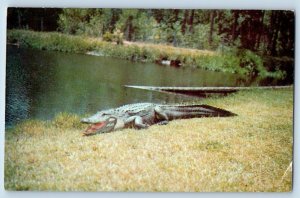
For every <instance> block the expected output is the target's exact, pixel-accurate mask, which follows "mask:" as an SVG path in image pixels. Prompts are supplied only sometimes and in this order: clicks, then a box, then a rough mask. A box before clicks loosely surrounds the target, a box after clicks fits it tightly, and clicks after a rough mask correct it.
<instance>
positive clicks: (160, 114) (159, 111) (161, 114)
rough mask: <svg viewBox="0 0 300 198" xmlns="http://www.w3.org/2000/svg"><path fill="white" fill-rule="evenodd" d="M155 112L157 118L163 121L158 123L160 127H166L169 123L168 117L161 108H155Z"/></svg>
mask: <svg viewBox="0 0 300 198" xmlns="http://www.w3.org/2000/svg"><path fill="white" fill-rule="evenodd" d="M154 112H155V116H156V117H158V119H159V120H162V121H160V122H158V123H157V124H158V125H166V124H168V123H169V117H168V115H167V114H166V113H165V112H164V111H163V110H162V109H161V108H160V107H155V108H154Z"/></svg>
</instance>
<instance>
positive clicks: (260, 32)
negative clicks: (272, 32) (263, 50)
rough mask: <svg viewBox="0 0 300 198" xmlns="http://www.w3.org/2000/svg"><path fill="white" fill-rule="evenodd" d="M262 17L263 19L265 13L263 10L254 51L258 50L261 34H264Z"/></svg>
mask: <svg viewBox="0 0 300 198" xmlns="http://www.w3.org/2000/svg"><path fill="white" fill-rule="evenodd" d="M264 17H265V11H264V10H263V11H262V13H261V20H260V31H259V33H258V37H257V41H256V49H259V46H260V39H261V35H263V33H264Z"/></svg>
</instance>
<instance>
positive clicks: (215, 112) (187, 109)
mask: <svg viewBox="0 0 300 198" xmlns="http://www.w3.org/2000/svg"><path fill="white" fill-rule="evenodd" d="M165 110H166V111H167V112H169V115H172V113H171V112H174V113H175V112H177V115H178V117H180V116H182V117H185V118H192V117H229V116H236V115H237V114H235V113H232V112H230V111H227V110H224V109H221V108H217V107H213V106H210V105H178V106H172V105H167V106H165ZM174 115H176V113H175V114H174ZM175 117H177V116H175ZM175 117H174V119H176V118H175Z"/></svg>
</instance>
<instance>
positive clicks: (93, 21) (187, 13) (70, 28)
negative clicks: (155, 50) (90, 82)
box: [8, 8, 295, 57]
mask: <svg viewBox="0 0 300 198" xmlns="http://www.w3.org/2000/svg"><path fill="white" fill-rule="evenodd" d="M294 20H295V18H294V13H293V12H292V11H275V10H274V11H271V10H192V9H191V10H179V9H173V10H164V9H147V10H146V9H51V8H43V9H32V8H19V9H16V8H11V9H9V10H8V28H9V29H11V28H19V29H22V28H23V29H33V30H37V31H61V32H64V33H68V34H77V35H82V34H83V35H88V36H94V37H103V36H104V37H105V38H107V37H108V38H107V39H109V36H110V34H113V33H114V32H116V31H119V32H121V33H122V35H123V37H124V39H125V40H128V41H142V42H153V43H167V44H172V45H174V46H180V47H189V48H197V49H213V50H216V49H220V50H222V49H225V48H226V47H236V48H241V49H249V50H251V51H254V52H257V53H260V54H266V55H271V56H289V57H293V56H294V47H295V44H294V40H295V39H294V38H295V25H294V23H295V21H294Z"/></svg>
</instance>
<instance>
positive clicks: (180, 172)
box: [5, 88, 293, 192]
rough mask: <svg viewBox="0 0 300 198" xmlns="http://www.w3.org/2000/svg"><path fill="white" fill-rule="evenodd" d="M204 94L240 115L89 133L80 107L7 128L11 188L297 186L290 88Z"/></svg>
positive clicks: (282, 188) (257, 188)
mask: <svg viewBox="0 0 300 198" xmlns="http://www.w3.org/2000/svg"><path fill="white" fill-rule="evenodd" d="M195 102H196V101H195ZM198 102H199V101H198ZM200 102H201V103H205V104H209V105H213V106H216V107H219V108H224V109H226V110H229V111H232V112H234V113H236V114H238V116H235V117H229V118H217V117H216V118H194V119H189V120H176V121H172V122H170V123H169V124H168V125H165V126H152V127H150V128H149V129H147V130H133V129H126V130H122V131H117V132H113V133H107V134H99V135H95V136H89V137H82V136H81V132H82V130H83V129H84V128H85V127H86V126H85V125H81V124H80V123H79V119H80V118H79V117H78V116H76V115H68V114H60V115H58V116H57V117H56V118H55V119H53V120H51V121H44V122H42V121H26V122H24V123H22V124H19V125H18V126H16V127H15V128H13V129H10V130H7V131H6V136H5V138H6V144H5V188H6V189H7V190H48V191H50V190H54V191H69V190H71V191H201V192H203V191H205V192H207V191H214V192H215V191H221V192H224V191H255V192H257V191H280V192H281V191H291V189H292V172H291V169H289V168H288V167H289V165H290V163H291V162H292V149H293V90H292V89H291V88H289V89H283V90H263V91H262V90H253V91H243V92H239V93H236V94H233V95H230V96H228V97H225V98H210V99H205V100H203V101H200Z"/></svg>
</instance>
